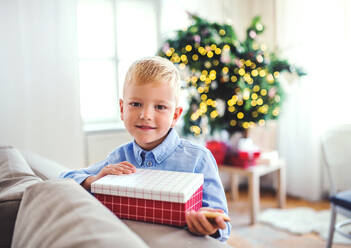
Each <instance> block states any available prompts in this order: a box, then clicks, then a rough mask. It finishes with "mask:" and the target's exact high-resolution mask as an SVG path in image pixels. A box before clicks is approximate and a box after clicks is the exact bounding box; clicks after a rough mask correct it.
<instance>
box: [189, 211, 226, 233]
mask: <svg viewBox="0 0 351 248" xmlns="http://www.w3.org/2000/svg"><path fill="white" fill-rule="evenodd" d="M204 211H206V212H209V211H210V212H219V213H223V210H221V209H213V208H201V209H200V210H199V211H198V212H195V211H194V210H191V211H189V212H187V213H186V216H185V219H186V223H187V225H188V228H189V231H190V232H192V233H194V234H196V235H212V234H214V233H216V232H217V230H218V229H225V228H226V224H225V221H224V219H223V217H222V216H217V217H216V218H213V219H207V218H206V216H205V214H204Z"/></svg>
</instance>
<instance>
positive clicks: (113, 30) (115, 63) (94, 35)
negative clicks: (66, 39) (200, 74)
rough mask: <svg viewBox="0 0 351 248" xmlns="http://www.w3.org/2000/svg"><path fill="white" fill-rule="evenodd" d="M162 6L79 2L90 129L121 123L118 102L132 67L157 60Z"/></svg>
mask: <svg viewBox="0 0 351 248" xmlns="http://www.w3.org/2000/svg"><path fill="white" fill-rule="evenodd" d="M158 9H159V3H158V1H157V0H79V1H78V7H77V33H78V56H79V78H80V87H81V89H80V92H81V113H82V118H83V121H84V124H98V123H118V122H119V121H120V118H119V107H118V99H119V98H120V97H121V94H122V89H123V81H124V76H125V74H126V71H127V69H128V67H129V65H130V64H131V63H132V62H133V61H135V60H136V59H138V58H141V57H145V56H152V55H155V54H156V52H157V49H158V37H159V23H158V22H159V21H158V20H159V14H158V13H159V11H158Z"/></svg>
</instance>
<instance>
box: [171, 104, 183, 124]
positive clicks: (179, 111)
mask: <svg viewBox="0 0 351 248" xmlns="http://www.w3.org/2000/svg"><path fill="white" fill-rule="evenodd" d="M182 112H183V108H182V107H177V108H176V109H175V110H174V115H173V121H172V125H171V127H172V128H173V127H174V126H175V125H176V124H177V121H178V119H179V117H180V116H181V114H182Z"/></svg>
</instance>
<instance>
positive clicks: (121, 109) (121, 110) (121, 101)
mask: <svg viewBox="0 0 351 248" xmlns="http://www.w3.org/2000/svg"><path fill="white" fill-rule="evenodd" d="M119 110H120V113H121V120H122V121H123V100H122V99H119Z"/></svg>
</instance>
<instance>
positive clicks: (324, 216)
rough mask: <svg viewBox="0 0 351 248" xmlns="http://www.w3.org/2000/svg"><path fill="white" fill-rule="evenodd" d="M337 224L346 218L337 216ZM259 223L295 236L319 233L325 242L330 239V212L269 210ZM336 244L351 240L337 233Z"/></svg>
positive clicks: (347, 242) (297, 209)
mask: <svg viewBox="0 0 351 248" xmlns="http://www.w3.org/2000/svg"><path fill="white" fill-rule="evenodd" d="M337 216H338V217H337V222H338V221H342V220H344V219H345V217H343V216H341V215H337ZM258 221H259V222H261V223H268V224H270V225H272V226H274V227H277V228H279V229H283V230H286V231H289V232H291V233H294V234H307V233H311V232H314V233H317V234H319V235H320V236H321V237H322V238H323V239H324V240H326V239H327V237H328V231H329V222H330V210H323V211H315V210H313V209H311V208H304V207H301V208H291V209H274V208H272V209H267V210H265V211H263V212H262V213H261V214H260V215H259V217H258ZM350 231H351V230H350ZM333 243H334V244H351V240H349V239H347V238H345V237H343V236H342V235H340V234H338V233H337V232H335V234H334V242H333Z"/></svg>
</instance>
